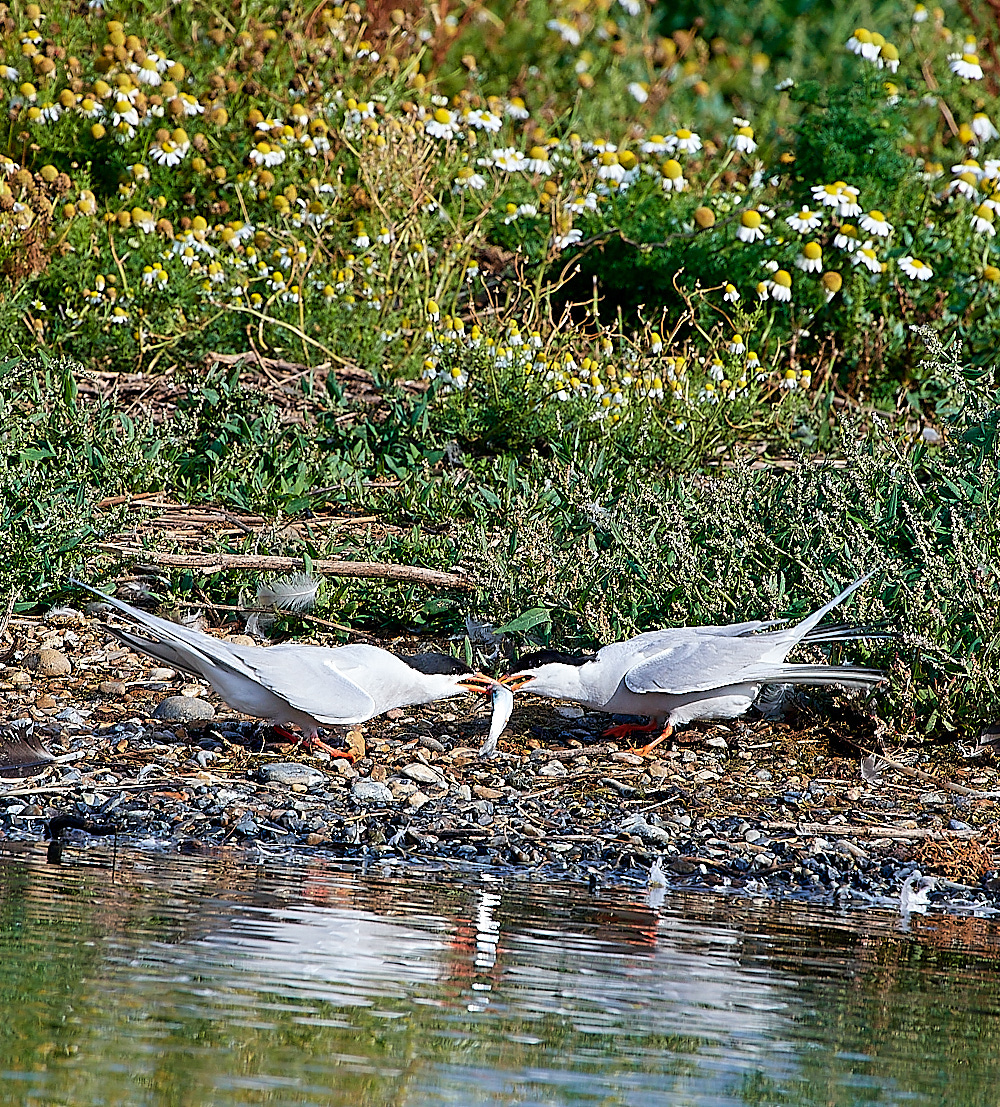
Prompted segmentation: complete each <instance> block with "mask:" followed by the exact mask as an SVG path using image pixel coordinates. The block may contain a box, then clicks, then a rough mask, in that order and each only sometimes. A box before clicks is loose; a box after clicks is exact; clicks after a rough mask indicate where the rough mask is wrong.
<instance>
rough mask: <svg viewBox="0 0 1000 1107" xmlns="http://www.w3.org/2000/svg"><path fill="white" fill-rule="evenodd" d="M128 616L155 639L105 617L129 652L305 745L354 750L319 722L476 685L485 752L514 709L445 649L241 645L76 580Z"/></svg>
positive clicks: (364, 715)
mask: <svg viewBox="0 0 1000 1107" xmlns="http://www.w3.org/2000/svg"><path fill="white" fill-rule="evenodd" d="M72 583H73V584H76V585H78V586H79V587H81V588H85V589H86V590H87V591H88V592H92V593H93V594H94V595H95V596H100V597H101V599H102V600H103V601H104V602H105V603H107V604H110V605H111V606H112V607H113V608H115V610H116V611H120V612H121V613H122V614H123V615H127V616H128V617H129V618H130V619H131V620H132V621H133V622H134V623H136V624H137V625H138V627H139V628H141V629H142V630H143V631H144V632H145V634H146V635H148V636H149V637H141V636H139V635H136V634H132V633H131V632H130V631H127V630H121V629H119V628H118V627H113V626H110V625H108V624H104V626H105V628H106V629H107V630H109V631H110V632H111V633H112V634H113V635H114V636H115V637H116V638H117V639H118V640H119V641H120V642H122V643H124V644H125V645H126V646H128V647H129V648H130V649H133V650H137V651H138V652H140V653H144V654H147V655H148V656H149V657H153V658H155V659H156V660H157V661H160V662H163V663H164V664H167V665H170V666H172V667H174V668H176V669H183V670H184V671H185V672H187V673H191V674H193V675H194V676H199V677H202V678H203V679H205V680H207V681H208V682H209V684H211V685H212V687H213V688H214V689H215V691H216V692H217V693H218V694H219V695H220V696H221V697H222V699H224V700H225V701H226V703H228V704H229V706H230V707H232V708H234V709H235V710H236V711H240V712H242V713H243V714H245V715H254V716H256V717H257V718H258V719H266V720H268V722H270V723H272V724H273V725H274V726H275V727H277V728H278V729H279V730H280V731H284V733H285V735H286V736H287V737H289V738H293V737H294V736H293V735H291V734H289V733H288V732H287V731H286V730H284V728H285V726H287V725H288V724H289V723H292V724H294V725H295V726H297V727H299V729H300V730H301V731H302V732H303V735H304V737H305V742H306V744H307V745H309V746H316V747H319V748H321V749H325V750H326V751H327V752H328V753H331V754H333V755H335V756H337V757H344V756H351V755H347V754H345V753H344V751H342V750H335V749H331V748H330V747H329V746H327V745H326V744H325V743H324V742H321V741H320V738H319V728H320V726H346V725H350V724H352V723H363V722H366V721H367V720H368V719H371V718H374V716H376V715H381V714H382V713H383V712H385V711H391V710H392V709H393V708H394V707H410V706H412V705H414V704H419V703H431V702H432V701H434V700H441V699H446V698H447V697H449V696H457V695H459V694H460V693H462V692H475V693H478V694H481V695H492V697H493V720H492V725H491V727H490V735H489V738H488V739H487V743H486V746H485V747H484V749H487V748H488V747H489V746H490V743H492V745H493V747H495V746H496V740H497V738H498V737H499V735H500V733H501V731H502V730H503V728H504V726H506V724H507V721H508V719H509V718H510V713H511V710H512V709H513V696H512V695H511V692H510V690H509V689H508V688H506V687H504V686H503V685H502V684H500V683H499V682H498V681H496V680H494V679H493V678H492V677H488V676H485V675H484V674H482V673H478V672H475V671H474V670H472V669H471V668H469V666H468V665H464V664H463V663H462V662H461V661H458V660H456V659H455V658H454V657H449V656H447V655H446V654H441V653H417V654H411V655H408V656H397V655H396V654H394V653H390V652H389V651H388V650H383V649H380V648H379V647H378V646H367V645H360V644H358V645H350V646H333V647H327V646H306V645H300V644H297V643H286V644H284V645H280V646H266V647H262V646H241V645H237V644H236V643H234V642H225V641H223V640H222V639H220V638H213V637H212V636H211V635H209V634H202V632H201V631H198V630H192V629H190V628H188V627H183V626H180V625H178V624H177V623H172V622H170V621H169V620H168V619H161V618H159V617H158V616H156V615H150V614H149V613H148V612H146V611H140V610H139V609H138V608H135V607H132V606H130V605H129V604H127V603H123V602H122V601H121V600H118V599H115V598H114V596H108V595H106V594H105V593H104V592H100V591H98V590H97V589H96V588H91V586H90V585H89V584H83V583H82V582H81V581H77V580H74V581H72Z"/></svg>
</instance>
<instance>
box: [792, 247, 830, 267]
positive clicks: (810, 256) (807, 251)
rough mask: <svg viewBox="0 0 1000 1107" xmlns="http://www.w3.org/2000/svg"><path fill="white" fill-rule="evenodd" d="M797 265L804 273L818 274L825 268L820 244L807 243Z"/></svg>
mask: <svg viewBox="0 0 1000 1107" xmlns="http://www.w3.org/2000/svg"><path fill="white" fill-rule="evenodd" d="M795 264H796V265H797V266H798V268H799V269H801V270H802V271H803V272H804V273H818V272H819V271H820V270H821V269H822V268H823V251H822V249H821V248H820V245H819V243H818V242H807V243H806V244H805V246H803V247H802V253H801V254H799V256H798V257H797V258H796V259H795Z"/></svg>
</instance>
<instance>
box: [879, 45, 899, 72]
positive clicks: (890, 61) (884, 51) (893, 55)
mask: <svg viewBox="0 0 1000 1107" xmlns="http://www.w3.org/2000/svg"><path fill="white" fill-rule="evenodd" d="M876 65H878V67H879V69H882V68H883V66H884V67H885V68H886V69H888V70H889V72H890V73H895V72H896V70H897V69H899V50H897V49H896V47H895V46H893V44H892V43H891V42H884V43H882V48H881V49H880V50H879V54H878V60H877V62H876Z"/></svg>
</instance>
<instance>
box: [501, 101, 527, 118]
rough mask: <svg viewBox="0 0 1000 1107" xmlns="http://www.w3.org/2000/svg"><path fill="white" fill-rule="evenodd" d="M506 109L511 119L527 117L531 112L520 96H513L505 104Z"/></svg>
mask: <svg viewBox="0 0 1000 1107" xmlns="http://www.w3.org/2000/svg"><path fill="white" fill-rule="evenodd" d="M504 111H505V112H506V113H507V114H508V115H509V116H510V117H511V119H527V118H528V117H529V116H530V114H531V113H530V112H529V111H528V109H527V108H526V107H525V106H524V101H523V100H522V99H521V97H520V96H512V97H511V98H510V100H508V101H507V103H506V104H505V105H504Z"/></svg>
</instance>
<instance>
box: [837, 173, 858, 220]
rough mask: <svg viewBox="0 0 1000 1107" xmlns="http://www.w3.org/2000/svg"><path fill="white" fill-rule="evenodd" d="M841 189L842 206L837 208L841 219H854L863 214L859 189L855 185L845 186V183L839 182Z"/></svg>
mask: <svg viewBox="0 0 1000 1107" xmlns="http://www.w3.org/2000/svg"><path fill="white" fill-rule="evenodd" d="M837 183H838V184H839V185H840V186H841V187H840V205H839V206H838V208H837V214H838V215H839V216H840V218H841V219H852V218H853V217H854V216H856V215H860V214H861V205H860V204H859V203H858V197H859V196H860V195H861V192H860V190H859V189H857V188H855V187H854V185H849V184H844V182H843V181H838V182H837Z"/></svg>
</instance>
